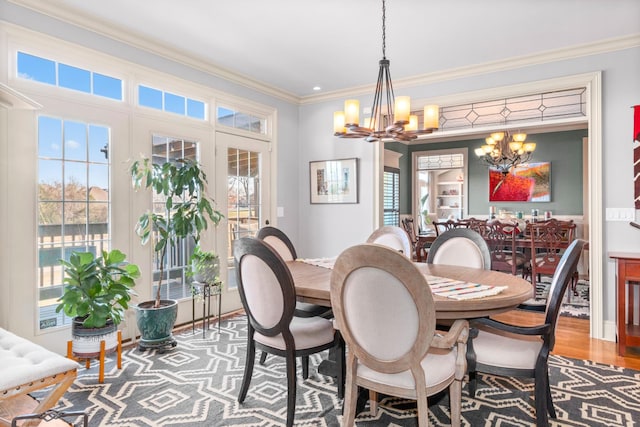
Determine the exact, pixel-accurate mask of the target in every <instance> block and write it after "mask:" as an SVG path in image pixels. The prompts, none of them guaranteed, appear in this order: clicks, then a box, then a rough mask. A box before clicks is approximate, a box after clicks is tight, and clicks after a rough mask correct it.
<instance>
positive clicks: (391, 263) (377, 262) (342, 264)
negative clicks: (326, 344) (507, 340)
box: [331, 244, 468, 427]
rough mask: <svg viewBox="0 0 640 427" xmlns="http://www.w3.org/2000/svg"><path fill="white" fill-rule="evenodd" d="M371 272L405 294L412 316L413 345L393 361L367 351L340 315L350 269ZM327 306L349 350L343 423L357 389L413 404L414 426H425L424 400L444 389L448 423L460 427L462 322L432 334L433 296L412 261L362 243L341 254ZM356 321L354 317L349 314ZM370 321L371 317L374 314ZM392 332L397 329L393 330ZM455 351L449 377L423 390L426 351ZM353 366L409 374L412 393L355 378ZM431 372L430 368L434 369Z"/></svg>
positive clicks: (350, 418)
mask: <svg viewBox="0 0 640 427" xmlns="http://www.w3.org/2000/svg"><path fill="white" fill-rule="evenodd" d="M362 268H373V269H378V270H381V271H384V272H386V273H388V274H390V275H392V276H394V277H395V278H396V279H397V280H398V281H399V282H401V283H402V284H403V285H404V287H405V289H406V290H407V291H408V293H409V294H410V295H411V298H412V299H413V302H414V304H415V307H416V312H417V321H418V325H417V332H416V336H415V338H414V341H413V346H411V348H410V350H408V351H407V352H406V353H405V354H404V355H401V356H398V357H397V358H394V359H393V360H384V359H381V358H378V357H376V355H374V354H371V353H369V352H368V351H367V350H366V349H365V348H364V347H363V346H362V345H360V340H359V339H358V337H357V336H356V335H355V334H354V330H353V329H352V324H351V323H350V322H349V319H350V318H353V317H354V316H353V315H352V316H351V317H349V316H347V313H346V312H345V307H344V304H343V300H344V298H345V293H344V292H345V289H346V288H347V279H348V278H349V276H350V275H351V274H353V273H354V272H355V271H356V270H359V269H362ZM331 304H332V306H333V310H334V313H335V315H336V321H337V323H338V325H339V328H340V331H341V333H342V335H343V337H344V339H345V342H346V343H347V344H348V346H349V353H348V355H347V358H348V360H347V366H346V387H345V401H344V425H346V426H353V425H354V419H355V410H356V409H355V407H356V396H357V387H358V386H361V387H364V388H367V389H369V390H372V391H377V392H380V393H384V394H390V395H393V396H399V397H404V398H409V399H415V400H417V404H418V425H419V426H420V427H424V426H428V424H429V420H428V405H427V397H428V396H431V395H433V394H435V393H438V392H440V391H442V390H444V389H445V388H447V387H448V388H449V395H450V403H451V424H452V425H453V426H459V425H460V416H461V399H462V397H461V393H462V380H463V378H464V374H465V370H466V366H465V365H466V361H465V356H464V355H465V352H466V340H467V337H468V323H467V321H466V320H456V321H455V322H454V324H453V326H452V327H451V329H450V330H449V332H448V333H446V334H445V335H436V334H435V323H436V322H435V308H434V303H433V296H432V294H431V290H430V288H429V285H428V283H427V280H426V278H425V277H424V276H423V275H422V274H421V273H420V271H419V270H418V269H417V267H416V266H415V265H413V263H411V261H410V260H408V259H407V258H406V257H404V256H402V254H400V253H398V252H397V251H394V250H392V249H389V248H387V247H384V246H380V245H372V244H363V245H357V246H353V247H351V248H348V249H347V250H345V251H344V252H343V253H342V254H341V255H340V256H339V257H338V259H337V260H336V264H335V266H334V269H333V274H332V276H331ZM355 317H358V316H355ZM374 318H375V316H374ZM397 332H398V333H399V332H401V331H397ZM454 346H455V347H457V356H456V362H455V373H454V374H453V375H452V376H451V377H450V378H448V379H447V380H445V381H443V382H441V383H440V384H438V385H437V386H433V387H427V385H426V377H425V371H424V369H423V367H422V364H421V362H422V360H423V359H424V358H425V356H426V354H427V352H428V351H429V349H430V348H440V349H451V348H453V347H454ZM358 363H361V364H363V365H364V366H367V367H369V368H370V369H373V370H374V371H377V372H380V373H386V374H397V373H400V372H403V371H407V370H410V371H411V375H412V376H413V379H414V383H415V385H416V387H415V389H406V388H400V387H395V386H392V385H389V384H383V383H378V382H375V381H372V380H370V379H367V378H363V377H360V376H358V373H357V366H358ZM434 368H436V367H435V366H434Z"/></svg>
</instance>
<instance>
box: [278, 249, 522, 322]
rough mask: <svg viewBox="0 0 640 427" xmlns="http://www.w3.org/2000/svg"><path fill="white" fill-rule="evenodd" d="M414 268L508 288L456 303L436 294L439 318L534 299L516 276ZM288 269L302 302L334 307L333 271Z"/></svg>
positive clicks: (294, 265) (490, 311) (300, 264)
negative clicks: (332, 300) (332, 304)
mask: <svg viewBox="0 0 640 427" xmlns="http://www.w3.org/2000/svg"><path fill="white" fill-rule="evenodd" d="M414 265H415V266H416V267H417V268H418V270H420V272H421V273H422V274H424V275H426V276H438V277H446V278H449V279H454V280H461V281H465V282H471V283H478V284H481V285H490V286H506V289H504V290H503V291H502V292H500V293H499V294H497V295H491V296H484V297H481V298H474V299H466V300H456V299H452V298H447V297H442V296H438V295H434V296H433V299H434V302H435V309H436V318H437V319H473V318H478V317H485V316H491V315H494V314H499V313H503V312H506V311H509V310H513V309H514V308H516V307H518V305H520V304H521V303H523V302H524V301H526V300H528V299H530V298H533V296H534V290H533V286H532V285H531V283H529V282H528V281H527V280H525V279H523V278H521V277H518V276H514V275H512V274H508V273H503V272H499V271H493V270H483V269H478V268H469V267H459V266H453V265H444V264H437V265H436V264H427V263H419V262H416V263H414ZM287 266H288V267H289V271H291V275H292V277H293V281H294V283H295V287H296V295H297V297H298V299H299V300H301V301H304V302H309V303H313V304H319V305H324V306H327V307H330V306H331V295H330V285H331V271H332V270H331V268H327V267H320V266H317V265H312V264H309V263H307V262H304V261H300V260H297V261H288V262H287Z"/></svg>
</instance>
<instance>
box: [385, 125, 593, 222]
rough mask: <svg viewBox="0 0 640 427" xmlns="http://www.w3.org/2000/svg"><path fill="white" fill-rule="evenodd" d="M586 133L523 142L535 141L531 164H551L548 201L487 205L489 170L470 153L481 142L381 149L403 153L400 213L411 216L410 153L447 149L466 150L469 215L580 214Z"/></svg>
mask: <svg viewBox="0 0 640 427" xmlns="http://www.w3.org/2000/svg"><path fill="white" fill-rule="evenodd" d="M586 136H587V130H586V129H581V130H575V131H565V132H553V133H541V134H532V135H529V136H528V137H527V141H531V142H535V143H536V144H537V145H536V151H535V152H534V154H533V157H532V159H531V160H530V161H531V162H551V201H550V202H491V203H489V171H488V168H487V166H486V165H485V164H484V163H481V162H480V160H478V158H477V157H476V155H475V154H474V150H475V149H476V148H477V147H479V146H481V145H483V144H484V139H473V140H466V141H449V142H439V143H427V144H416V145H405V144H402V143H399V142H390V143H389V142H388V143H386V144H385V149H388V150H392V151H397V152H400V153H402V154H403V156H402V157H400V213H401V214H403V215H410V214H411V192H412V184H413V183H412V182H411V154H412V153H413V152H414V151H429V150H443V149H450V148H461V147H466V148H468V150H469V152H468V156H469V157H468V159H467V163H468V165H469V168H468V179H469V185H468V188H469V197H468V203H469V210H468V211H469V216H474V215H476V216H478V215H487V214H488V213H489V206H490V205H492V206H495V207H496V211H498V210H500V209H505V210H508V211H512V212H515V211H523V212H524V213H525V215H528V214H530V213H531V209H538V210H539V211H540V214H543V213H544V211H552V212H553V214H554V215H582V214H583V211H582V194H583V185H586V183H583V182H582V139H583V138H584V137H586Z"/></svg>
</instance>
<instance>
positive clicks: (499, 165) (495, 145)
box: [475, 132, 536, 175]
mask: <svg viewBox="0 0 640 427" xmlns="http://www.w3.org/2000/svg"><path fill="white" fill-rule="evenodd" d="M526 139H527V134H526V133H521V132H518V133H514V134H513V135H512V134H510V133H509V132H494V133H492V134H491V136H489V137H487V138H486V139H485V141H486V144H485V145H483V146H481V147H479V148H476V149H475V153H476V155H477V156H478V157H479V158H480V160H482V161H483V162H485V163H486V164H487V165H489V167H493V168H496V169H498V171H500V172H501V173H502V174H503V175H506V174H508V173H509V171H510V170H511V168H513V167H516V166H518V165H519V164H521V163H526V162H528V161H529V159H531V153H533V152H534V151H535V149H536V143H535V142H526V141H525V140H526Z"/></svg>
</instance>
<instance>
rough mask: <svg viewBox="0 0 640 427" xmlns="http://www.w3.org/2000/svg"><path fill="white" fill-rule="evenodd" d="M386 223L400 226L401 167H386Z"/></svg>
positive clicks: (384, 196) (384, 202)
mask: <svg viewBox="0 0 640 427" xmlns="http://www.w3.org/2000/svg"><path fill="white" fill-rule="evenodd" d="M383 180H384V184H383V185H384V189H383V191H384V195H383V198H384V200H383V204H384V218H383V222H384V225H395V226H400V169H397V168H391V167H388V166H385V168H384V178H383Z"/></svg>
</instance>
